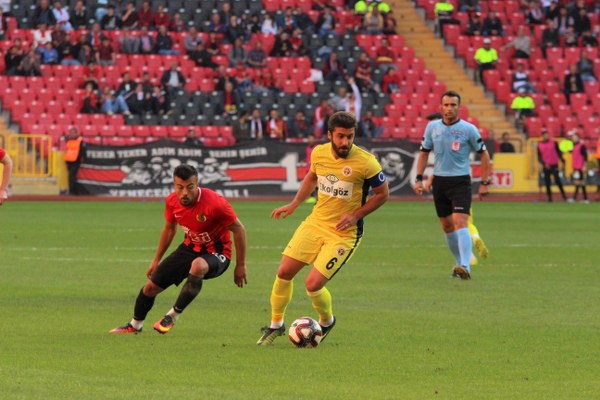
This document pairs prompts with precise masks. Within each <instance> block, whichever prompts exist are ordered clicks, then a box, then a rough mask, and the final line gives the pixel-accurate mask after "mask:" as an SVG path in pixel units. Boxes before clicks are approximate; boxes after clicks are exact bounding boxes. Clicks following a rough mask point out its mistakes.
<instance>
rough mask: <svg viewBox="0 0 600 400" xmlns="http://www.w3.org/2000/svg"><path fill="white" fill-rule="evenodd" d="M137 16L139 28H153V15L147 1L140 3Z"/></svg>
mask: <svg viewBox="0 0 600 400" xmlns="http://www.w3.org/2000/svg"><path fill="white" fill-rule="evenodd" d="M137 14H138V24H139V26H140V27H142V26H145V27H146V28H148V29H151V28H152V27H153V26H154V13H153V12H152V8H150V2H149V1H144V2H143V3H142V6H141V7H140V10H139V11H138V13H137Z"/></svg>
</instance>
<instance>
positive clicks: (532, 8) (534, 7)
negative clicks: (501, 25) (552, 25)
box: [525, 1, 544, 26]
mask: <svg viewBox="0 0 600 400" xmlns="http://www.w3.org/2000/svg"><path fill="white" fill-rule="evenodd" d="M526 7H527V9H526V10H525V22H526V23H527V24H528V25H530V26H531V25H542V24H543V23H544V12H543V11H542V9H541V7H540V4H539V3H538V2H537V1H530V2H529V3H528V4H527V6H526Z"/></svg>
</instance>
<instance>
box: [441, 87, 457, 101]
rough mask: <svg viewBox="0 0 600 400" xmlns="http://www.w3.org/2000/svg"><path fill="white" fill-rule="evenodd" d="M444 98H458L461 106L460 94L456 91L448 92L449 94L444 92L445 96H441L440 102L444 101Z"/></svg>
mask: <svg viewBox="0 0 600 400" xmlns="http://www.w3.org/2000/svg"><path fill="white" fill-rule="evenodd" d="M444 96H448V97H458V104H460V94H458V92H455V91H454V90H448V91H447V92H444V94H442V95H441V96H440V102H441V101H442V99H443V98H444Z"/></svg>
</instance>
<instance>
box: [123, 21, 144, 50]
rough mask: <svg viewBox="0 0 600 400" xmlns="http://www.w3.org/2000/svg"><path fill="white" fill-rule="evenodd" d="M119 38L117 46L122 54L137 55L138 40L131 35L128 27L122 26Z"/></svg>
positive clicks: (138, 48)
mask: <svg viewBox="0 0 600 400" xmlns="http://www.w3.org/2000/svg"><path fill="white" fill-rule="evenodd" d="M122 32H123V33H122V34H121V37H119V44H120V46H121V53H122V54H138V53H139V52H140V39H139V38H138V37H137V36H135V35H132V34H131V30H130V29H129V27H127V26H124V27H123V30H122Z"/></svg>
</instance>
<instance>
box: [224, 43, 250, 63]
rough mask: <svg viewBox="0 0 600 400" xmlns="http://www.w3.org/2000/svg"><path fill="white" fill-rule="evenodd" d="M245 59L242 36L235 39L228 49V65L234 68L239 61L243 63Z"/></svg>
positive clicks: (246, 55) (246, 57) (245, 53)
mask: <svg viewBox="0 0 600 400" xmlns="http://www.w3.org/2000/svg"><path fill="white" fill-rule="evenodd" d="M247 59H248V53H247V52H246V48H245V47H244V43H243V42H242V38H237V39H235V42H234V43H233V46H231V49H230V50H229V57H228V60H229V67H231V68H234V67H235V66H237V65H238V64H239V63H242V64H244V65H245V64H246V60H247Z"/></svg>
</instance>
